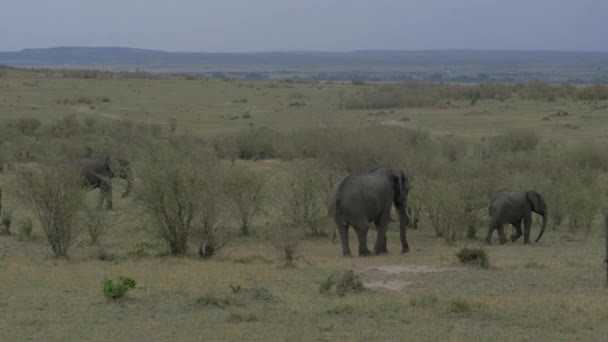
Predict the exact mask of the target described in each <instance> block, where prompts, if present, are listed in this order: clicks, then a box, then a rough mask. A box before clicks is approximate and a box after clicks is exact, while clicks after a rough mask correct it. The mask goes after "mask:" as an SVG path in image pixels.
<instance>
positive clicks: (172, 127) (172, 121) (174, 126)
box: [169, 118, 177, 134]
mask: <svg viewBox="0 0 608 342" xmlns="http://www.w3.org/2000/svg"><path fill="white" fill-rule="evenodd" d="M169 129H170V130H171V134H173V133H175V131H176V130H177V119H176V118H169Z"/></svg>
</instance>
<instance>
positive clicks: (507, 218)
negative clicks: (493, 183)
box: [486, 190, 548, 245]
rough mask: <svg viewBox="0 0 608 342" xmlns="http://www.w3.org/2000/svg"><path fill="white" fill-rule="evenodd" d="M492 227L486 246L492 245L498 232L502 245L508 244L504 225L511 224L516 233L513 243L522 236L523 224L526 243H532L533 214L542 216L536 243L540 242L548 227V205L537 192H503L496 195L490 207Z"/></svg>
mask: <svg viewBox="0 0 608 342" xmlns="http://www.w3.org/2000/svg"><path fill="white" fill-rule="evenodd" d="M488 209H489V214H490V226H489V228H488V235H487V237H486V244H488V245H490V244H491V243H492V241H491V240H492V233H493V232H494V230H495V229H497V230H498V235H499V238H500V243H501V244H504V243H505V242H506V239H505V232H504V227H503V226H504V225H505V224H511V225H513V227H515V233H514V234H513V235H511V241H513V242H515V241H517V239H519V238H520V237H521V235H522V231H521V223H522V221H523V223H524V231H523V235H524V243H526V244H527V243H530V227H531V226H532V212H535V213H537V214H539V215H541V216H542V218H543V222H542V227H541V229H540V233H539V234H538V237H537V238H536V242H538V240H540V238H541V237H542V236H543V233H544V232H545V227H546V226H547V218H548V213H547V204H546V202H545V200H544V199H543V197H542V196H541V195H540V194H539V193H538V192H536V191H507V190H501V191H498V192H496V193H495V194H494V196H493V197H492V200H490V206H489V208H488Z"/></svg>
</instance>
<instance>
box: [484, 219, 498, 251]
mask: <svg viewBox="0 0 608 342" xmlns="http://www.w3.org/2000/svg"><path fill="white" fill-rule="evenodd" d="M495 229H496V224H495V223H494V222H493V221H492V220H491V221H490V225H489V226H488V234H487V235H486V245H491V244H492V234H493V233H494V230H495Z"/></svg>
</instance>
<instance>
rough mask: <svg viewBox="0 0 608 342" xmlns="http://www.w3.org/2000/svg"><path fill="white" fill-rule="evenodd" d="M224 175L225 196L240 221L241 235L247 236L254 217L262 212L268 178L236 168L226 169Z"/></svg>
mask: <svg viewBox="0 0 608 342" xmlns="http://www.w3.org/2000/svg"><path fill="white" fill-rule="evenodd" d="M225 175H226V176H225V182H224V190H225V193H226V196H227V198H228V201H229V203H230V204H231V206H232V207H233V208H234V209H235V212H236V215H237V217H238V219H239V221H240V229H241V234H243V235H247V234H249V225H250V223H251V221H252V220H253V218H254V217H255V215H257V214H259V213H261V212H263V208H262V205H263V203H264V201H265V200H266V196H267V192H266V189H265V184H266V182H267V181H268V179H269V177H264V176H262V175H260V174H259V173H257V172H254V171H250V170H248V169H245V168H243V167H237V166H232V167H230V168H228V169H226V173H225Z"/></svg>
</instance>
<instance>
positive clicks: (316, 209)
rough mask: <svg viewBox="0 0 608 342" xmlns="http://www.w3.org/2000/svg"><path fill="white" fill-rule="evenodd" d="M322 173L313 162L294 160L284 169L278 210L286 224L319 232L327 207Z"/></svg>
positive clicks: (320, 232)
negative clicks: (284, 175) (293, 162)
mask: <svg viewBox="0 0 608 342" xmlns="http://www.w3.org/2000/svg"><path fill="white" fill-rule="evenodd" d="M322 177H323V175H322V173H321V171H320V170H319V169H318V168H317V167H316V165H314V164H312V163H309V162H296V163H295V164H294V165H292V166H291V167H290V168H289V169H288V186H287V187H285V191H284V199H283V207H282V213H283V217H284V218H285V219H286V221H288V222H289V225H291V226H296V227H300V228H301V229H304V230H305V231H307V232H308V233H309V234H312V235H321V234H322V233H323V231H322V230H321V227H322V222H323V220H324V218H325V217H326V214H325V211H326V210H327V198H326V196H325V194H326V188H325V185H324V184H323V178H322Z"/></svg>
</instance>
